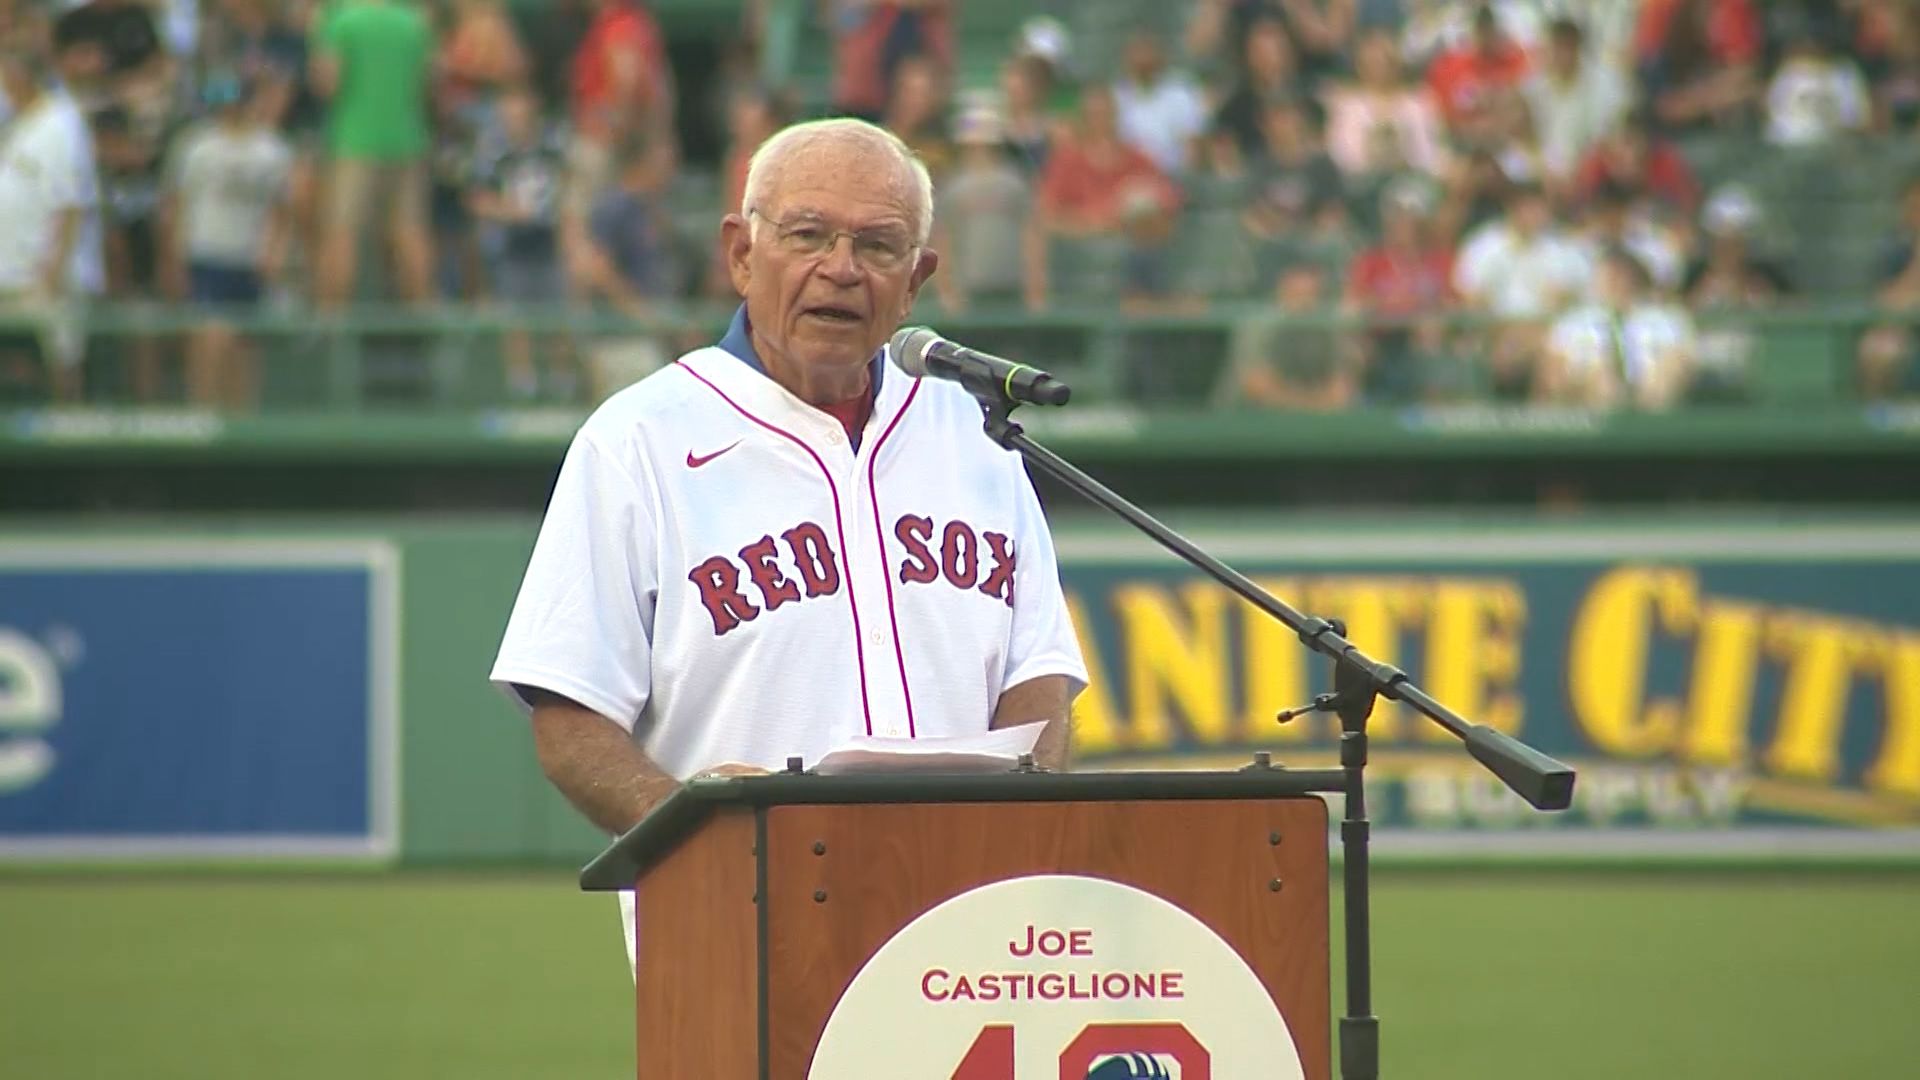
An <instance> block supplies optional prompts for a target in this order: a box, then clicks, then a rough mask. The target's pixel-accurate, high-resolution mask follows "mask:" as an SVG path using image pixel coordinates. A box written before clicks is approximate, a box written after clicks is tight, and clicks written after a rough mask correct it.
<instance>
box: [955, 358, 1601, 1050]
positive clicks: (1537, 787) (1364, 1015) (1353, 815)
mask: <svg viewBox="0 0 1920 1080" xmlns="http://www.w3.org/2000/svg"><path fill="white" fill-rule="evenodd" d="M974 396H975V397H976V398H977V399H978V400H979V401H980V407H981V411H982V412H983V413H984V414H985V421H986V423H985V426H986V432H987V437H988V438H991V439H992V440H993V441H994V442H995V443H998V444H999V445H1000V446H1002V447H1004V448H1006V449H1008V450H1012V451H1014V452H1016V453H1018V454H1020V455H1021V456H1022V457H1023V458H1025V459H1026V460H1027V462H1028V463H1029V464H1031V465H1033V466H1035V467H1037V468H1038V469H1039V470H1040V471H1041V472H1043V473H1046V474H1047V475H1048V476H1051V477H1052V478H1053V479H1055V480H1058V481H1060V482H1061V483H1063V484H1065V485H1066V486H1067V487H1069V488H1072V489H1073V490H1074V491H1075V492H1077V493H1079V494H1080V495H1081V496H1083V497H1085V498H1086V499H1088V500H1089V501H1091V502H1093V503H1095V504H1096V505H1098V506H1100V507H1102V508H1104V509H1106V510H1109V511H1111V512H1112V513H1114V514H1115V515H1117V516H1119V517H1120V518H1121V519H1122V520H1124V521H1126V522H1127V524H1129V525H1132V526H1133V527H1134V528H1136V529H1138V530H1140V531H1141V532H1143V533H1145V534H1146V535H1147V536H1149V537H1151V538H1152V539H1153V540H1154V541H1155V542H1156V543H1158V544H1159V545H1160V546H1161V547H1163V548H1165V549H1167V550H1168V551H1170V552H1172V553H1173V554H1175V555H1177V556H1179V557H1180V558H1181V559H1183V560H1185V561H1186V562H1187V563H1188V564H1190V565H1191V566H1193V567H1195V568H1196V569H1198V570H1200V571H1201V572H1202V573H1204V574H1206V575H1207V576H1208V577H1210V578H1212V579H1213V580H1215V581H1217V582H1219V583H1220V584H1221V585H1224V586H1225V587H1226V588H1228V589H1229V590H1231V591H1232V592H1233V593H1234V594H1235V595H1237V596H1239V597H1240V598H1241V599H1243V600H1245V601H1247V602H1248V603H1250V604H1252V605H1253V606H1254V607H1256V608H1259V609H1260V610H1261V611H1263V612H1265V613H1266V614H1267V615H1269V616H1271V617H1273V618H1274V619H1276V620H1278V621H1279V622H1280V623H1281V624H1282V625H1284V626H1286V627H1287V628H1288V629H1290V630H1292V631H1293V632H1294V633H1295V634H1296V635H1297V636H1298V637H1299V638H1300V640H1301V642H1303V643H1304V644H1305V645H1306V646H1307V647H1308V648H1309V649H1312V650H1313V651H1315V652H1318V653H1321V654H1323V655H1325V656H1327V657H1330V658H1331V659H1332V660H1333V663H1334V669H1333V687H1334V688H1333V692H1332V693H1330V694H1322V695H1320V696H1319V697H1318V698H1316V699H1315V700H1314V702H1313V703H1312V704H1311V705H1308V706H1305V707H1304V708H1301V709H1289V710H1287V711H1286V712H1283V713H1282V714H1280V717H1279V719H1280V721H1281V722H1282V723H1284V722H1286V721H1287V720H1290V719H1292V718H1293V716H1296V715H1299V714H1301V713H1304V712H1313V711H1323V710H1324V711H1329V712H1333V713H1336V714H1338V716H1339V718H1340V731H1341V734H1340V765H1341V768H1342V770H1343V771H1344V773H1345V776H1346V783H1345V807H1344V811H1343V814H1342V818H1341V822H1340V841H1341V850H1342V852H1343V853H1344V865H1343V867H1342V873H1343V876H1344V881H1345V887H1344V888H1343V889H1342V900H1343V902H1344V905H1345V910H1344V912H1343V914H1344V916H1345V918H1344V922H1345V926H1346V953H1347V958H1346V959H1347V963H1346V980H1345V981H1346V998H1347V1001H1346V1005H1347V1008H1346V1013H1345V1014H1344V1015H1343V1016H1341V1017H1340V1075H1341V1076H1342V1077H1343V1080H1378V1078H1379V1075H1380V1019H1379V1017H1377V1016H1375V1015H1374V1014H1373V944H1372V931H1371V916H1370V906H1371V905H1370V900H1369V893H1370V889H1369V874H1368V843H1369V841H1370V839H1371V823H1370V822H1369V821H1368V820H1367V792H1366V779H1365V776H1366V764H1367V727H1366V723H1367V717H1368V716H1369V715H1370V714H1371V713H1372V712H1373V706H1374V702H1375V701H1376V700H1377V699H1378V698H1380V697H1383V696H1384V697H1387V698H1390V699H1392V700H1394V701H1401V702H1405V703H1406V704H1407V705H1408V706H1409V707H1411V708H1412V709H1413V710H1414V711H1416V712H1418V713H1420V714H1421V715H1422V716H1425V717H1426V718H1427V719H1429V720H1431V721H1433V722H1434V723H1436V724H1438V725H1440V726H1441V727H1442V728H1445V729H1446V730H1447V731H1448V733H1450V734H1452V735H1453V736H1454V737H1455V738H1457V739H1459V740H1461V742H1463V743H1464V744H1465V745H1466V748H1467V752H1468V753H1469V754H1471V755H1473V757H1474V759H1475V760H1477V761H1479V762H1480V763H1481V764H1482V765H1483V766H1485V767H1486V768H1487V769H1488V771H1490V772H1492V773H1493V774H1494V775H1495V776H1497V777H1499V778H1500V781H1501V783H1503V784H1505V785H1506V786H1507V787H1508V788H1510V789H1511V790H1512V791H1513V792H1514V793H1516V794H1518V795H1519V796H1520V797H1521V798H1522V799H1525V800H1526V801H1527V803H1528V804H1529V805H1531V806H1533V807H1534V808H1535V809H1538V810H1565V809H1566V808H1567V807H1568V806H1569V805H1571V804H1572V802H1573V785H1574V772H1573V770H1572V769H1571V768H1568V767H1567V766H1566V765H1564V764H1562V763H1560V762H1559V761H1556V760H1554V759H1553V758H1551V757H1548V756H1547V755H1545V754H1542V753H1540V752H1539V751H1537V750H1535V749H1533V748H1532V747H1529V746H1527V745H1526V744H1525V743H1522V742H1521V741H1520V740H1518V739H1515V738H1513V737H1512V736H1510V735H1508V734H1506V733H1505V732H1502V731H1499V730H1497V729H1495V728H1491V727H1488V726H1486V725H1485V724H1476V723H1473V722H1472V721H1469V720H1467V719H1466V718H1464V717H1462V716H1461V715H1460V714H1458V713H1456V712H1454V711H1453V710H1452V709H1449V708H1447V707H1446V706H1445V705H1443V704H1441V703H1440V702H1439V701H1436V700H1435V699H1434V698H1433V697H1432V696H1431V695H1429V694H1428V693H1427V692H1426V691H1424V690H1422V689H1420V687H1418V686H1416V685H1414V683H1413V682H1412V681H1411V680H1410V679H1408V677H1407V674H1406V673H1405V672H1403V671H1401V670H1400V669H1398V668H1396V667H1393V666H1392V665H1390V664H1383V663H1381V662H1379V661H1377V660H1374V659H1373V658H1372V657H1369V656H1368V655H1367V654H1366V653H1364V652H1361V651H1360V649H1359V648H1358V647H1357V646H1355V645H1354V644H1353V643H1352V642H1351V641H1348V640H1347V637H1346V627H1345V626H1343V625H1341V624H1340V623H1338V622H1335V621H1330V620H1327V619H1321V618H1317V617H1313V616H1308V615H1303V614H1301V613H1300V612H1299V611H1296V610H1295V609H1294V608H1292V607H1290V606H1289V605H1288V604H1287V603H1286V602H1285V601H1283V600H1281V599H1279V598H1278V597H1276V596H1274V595H1273V594H1272V593H1269V592H1267V591H1266V590H1265V589H1262V588H1261V587H1260V586H1258V585H1256V584H1254V583H1253V581H1252V580H1251V579H1249V578H1248V577H1247V576H1246V575H1244V574H1242V573H1240V572H1239V571H1237V570H1235V569H1233V568H1232V567H1230V566H1228V565H1227V564H1225V563H1223V562H1221V561H1220V560H1218V559H1216V558H1214V557H1213V556H1211V555H1209V554H1207V553H1206V552H1205V551H1202V550H1201V549H1200V548H1199V547H1198V546H1197V545H1195V544H1194V543H1193V542H1192V541H1190V540H1188V539H1187V538H1186V537H1184V536H1181V535H1180V534H1179V533H1177V532H1175V531H1174V530H1172V529H1170V528H1168V527H1167V526H1166V525H1164V524H1162V523H1161V522H1160V521H1159V520H1158V519H1156V518H1155V517H1154V516H1153V515H1151V514H1149V513H1147V512H1146V511H1145V510H1142V509H1140V508H1139V507H1137V506H1135V505H1134V504H1133V503H1131V502H1128V501H1127V500H1126V499H1125V498H1122V497H1121V496H1120V495H1119V494H1118V493H1117V492H1115V491H1114V490H1113V489H1111V488H1109V487H1107V486H1106V485H1105V484H1102V483H1101V482H1100V481H1098V480H1095V479H1094V478H1093V477H1091V476H1089V475H1087V474H1086V473H1085V472H1082V471H1081V470H1080V469H1079V468H1078V467H1077V466H1075V465H1074V464H1073V463H1072V462H1070V461H1067V460H1066V459H1065V458H1062V457H1060V456H1059V455H1058V454H1055V453H1054V452H1053V451H1051V450H1049V449H1047V448H1046V447H1044V446H1042V445H1040V444H1039V443H1036V442H1034V441H1033V440H1032V439H1031V438H1029V437H1028V436H1027V434H1026V432H1025V431H1023V430H1022V429H1021V427H1020V425H1019V424H1018V423H1015V422H1014V420H1013V418H1012V412H1013V409H1014V408H1015V407H1016V405H1017V403H1016V402H1013V401H1010V400H1008V399H1007V398H1006V397H1005V396H1003V395H990V394H983V393H979V392H976V393H975V395H974ZM1256 767H1257V766H1256Z"/></svg>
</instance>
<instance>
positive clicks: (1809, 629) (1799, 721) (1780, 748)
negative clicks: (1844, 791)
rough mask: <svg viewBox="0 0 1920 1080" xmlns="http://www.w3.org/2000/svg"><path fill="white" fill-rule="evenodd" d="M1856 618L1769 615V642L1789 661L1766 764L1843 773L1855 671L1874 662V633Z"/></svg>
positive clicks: (1808, 775) (1815, 773) (1782, 770)
mask: <svg viewBox="0 0 1920 1080" xmlns="http://www.w3.org/2000/svg"><path fill="white" fill-rule="evenodd" d="M1862 629H1863V628H1862V627H1861V626H1860V625H1859V624H1857V623H1848V622H1846V621H1844V620H1841V619H1835V618H1830V617H1823V616H1819V615H1814V614H1811V613H1809V612H1787V613H1784V614H1783V616H1782V617H1780V618H1778V619H1775V620H1770V625H1769V626H1768V627H1767V633H1766V645H1767V649H1768V650H1769V651H1770V652H1773V653H1774V654H1776V655H1778V656H1779V657H1780V658H1781V660H1782V661H1784V662H1785V663H1786V665H1787V673H1786V685H1785V687H1784V688H1783V689H1782V690H1781V692H1780V725H1779V730H1778V732H1777V733H1776V734H1775V735H1774V740H1773V745H1772V746H1771V747H1769V748H1768V750H1767V767H1768V769H1769V770H1771V771H1772V772H1775V773H1779V774H1780V775H1782V776H1790V777H1795V778H1798V779H1803V780H1832V779H1834V778H1836V777H1838V776H1839V775H1840V729H1841V726H1842V724H1843V723H1844V722H1845V721H1846V708H1847V692H1848V691H1849V690H1850V689H1851V688H1852V684H1853V676H1854V670H1855V668H1856V666H1857V665H1859V664H1860V663H1862V662H1868V661H1871V658H1872V653H1873V651H1874V648H1873V647H1874V645H1875V643H1876V642H1875V635H1873V634H1871V633H1862V632H1861V631H1862Z"/></svg>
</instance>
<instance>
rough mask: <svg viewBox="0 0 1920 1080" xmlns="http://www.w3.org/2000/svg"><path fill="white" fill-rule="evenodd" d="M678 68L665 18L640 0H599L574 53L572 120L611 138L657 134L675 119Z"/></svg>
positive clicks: (582, 129) (604, 139) (592, 134)
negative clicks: (671, 60)
mask: <svg viewBox="0 0 1920 1080" xmlns="http://www.w3.org/2000/svg"><path fill="white" fill-rule="evenodd" d="M672 116H673V72H672V69H671V68H669V67H668V66H667V55H666V42H665V39H664V38H663V36H662V35H661V33H660V24H659V23H658V22H656V21H655V20H654V17H653V13H652V12H650V11H648V10H647V7H646V5H645V4H644V3H642V2H641V0H599V7H598V9H597V10H596V11H595V13H594V17H593V22H592V23H590V24H589V25H588V26H587V36H586V40H584V41H582V42H581V43H580V51H579V52H578V53H576V54H575V55H574V58H573V123H574V129H575V131H577V132H578V133H580V134H582V135H585V136H587V137H589V138H592V139H594V140H596V141H598V142H601V143H610V142H612V141H613V140H615V139H617V138H619V137H620V136H621V135H623V134H626V133H627V132H630V131H638V132H640V133H641V134H643V135H654V136H657V135H659V134H661V133H662V132H664V131H665V130H666V129H667V128H668V127H670V125H671V123H672Z"/></svg>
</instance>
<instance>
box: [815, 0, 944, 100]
mask: <svg viewBox="0 0 1920 1080" xmlns="http://www.w3.org/2000/svg"><path fill="white" fill-rule="evenodd" d="M949 6H950V0H820V7H821V18H822V21H824V22H825V23H826V24H827V26H829V27H830V28H831V29H832V33H833V104H834V108H835V109H836V110H838V111H839V112H841V113H844V114H846V115H848V116H858V117H860V118H861V119H863V120H872V121H876V122H877V121H878V120H879V119H880V114H881V112H883V111H884V110H885V109H886V106H887V91H888V90H889V89H891V88H892V86H893V81H894V73H895V69H896V68H898V67H899V66H900V62H901V61H902V60H905V59H906V58H908V57H910V56H926V57H929V58H931V59H932V60H933V61H934V64H935V65H936V66H937V67H938V68H939V69H940V70H941V71H942V72H946V71H949V70H951V69H952V67H953V24H952V13H951V12H950V11H948V8H949Z"/></svg>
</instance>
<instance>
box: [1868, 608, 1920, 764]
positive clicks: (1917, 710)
mask: <svg viewBox="0 0 1920 1080" xmlns="http://www.w3.org/2000/svg"><path fill="white" fill-rule="evenodd" d="M1880 673H1881V675H1882V677H1883V678H1885V680H1886V686H1887V729H1886V734H1885V735H1883V736H1882V737H1881V739H1880V753H1879V756H1877V757H1876V758H1875V759H1874V762H1873V765H1872V766H1870V767H1869V768H1868V769H1867V775H1866V782H1867V786H1868V787H1869V788H1872V789H1873V790H1875V791H1884V792H1886V793H1887V794H1889V795H1904V796H1906V797H1908V798H1912V799H1920V634H1902V635H1900V637H1898V638H1897V639H1895V640H1894V641H1893V642H1892V643H1891V645H1890V646H1889V647H1888V648H1887V650H1886V651H1885V653H1884V661H1883V664H1882V667H1881V670H1880Z"/></svg>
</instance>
